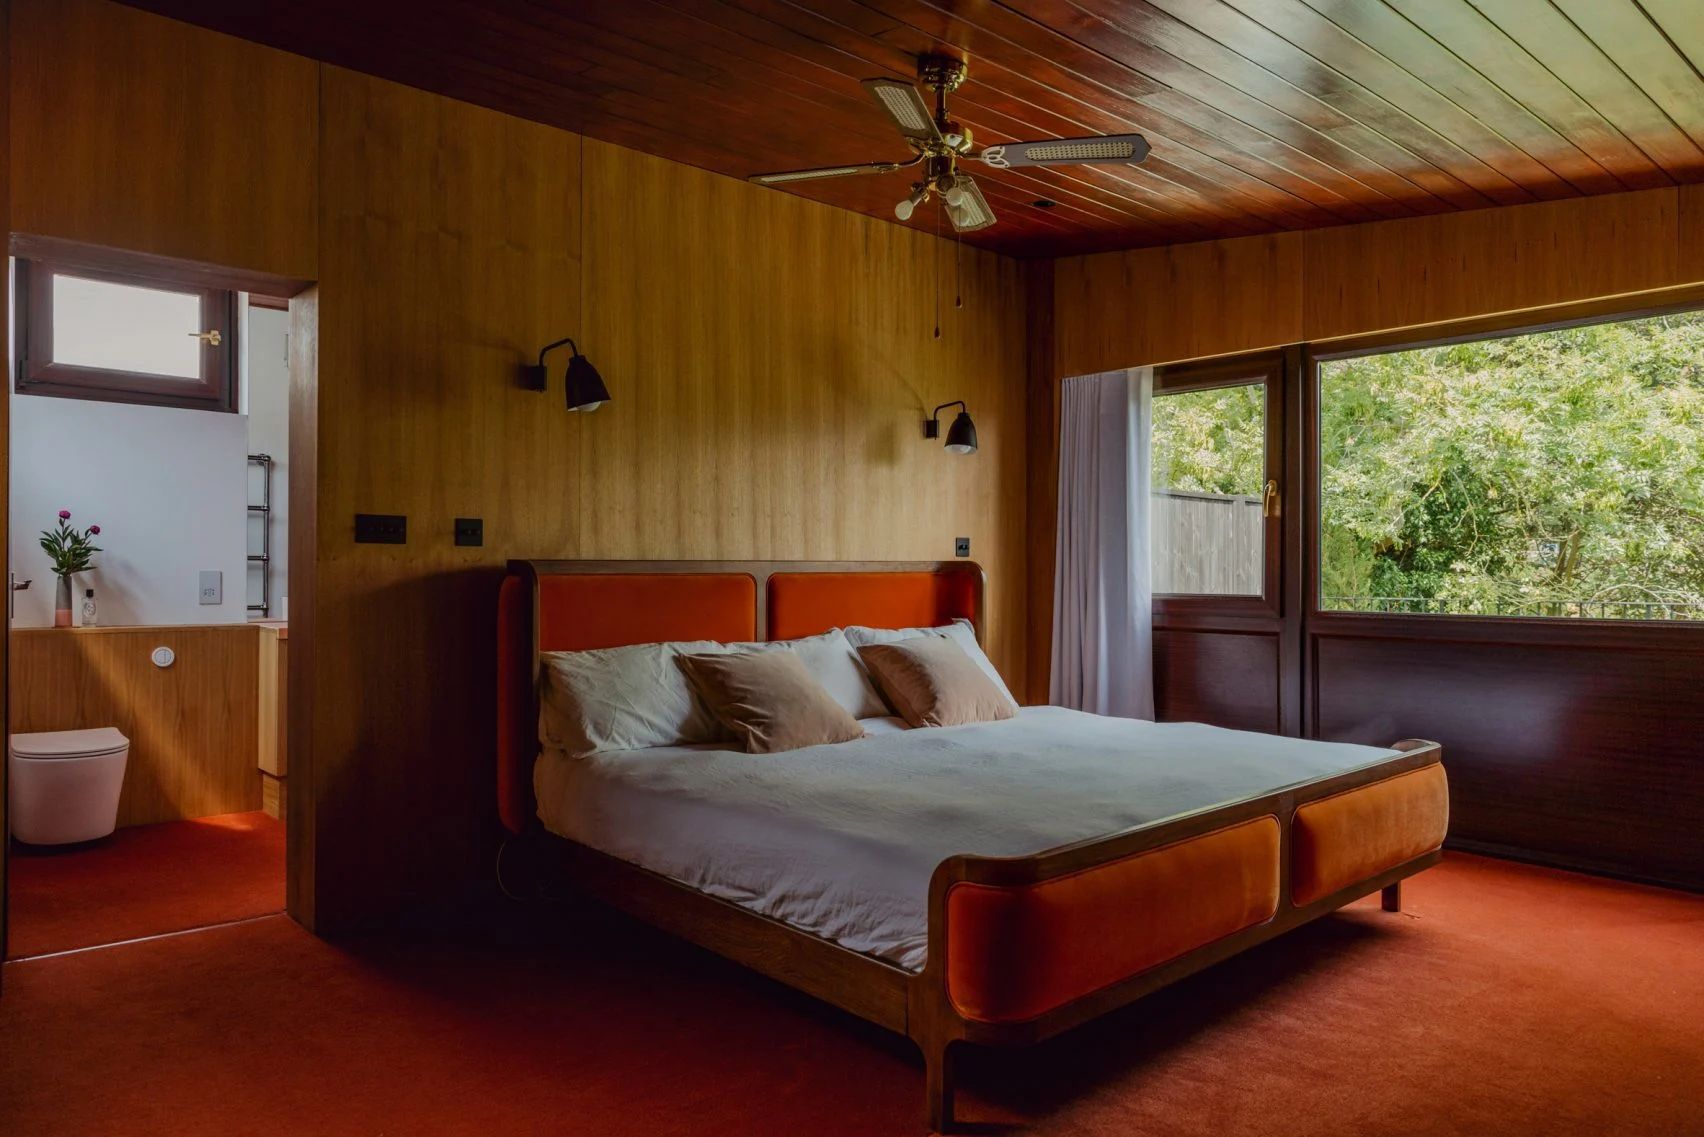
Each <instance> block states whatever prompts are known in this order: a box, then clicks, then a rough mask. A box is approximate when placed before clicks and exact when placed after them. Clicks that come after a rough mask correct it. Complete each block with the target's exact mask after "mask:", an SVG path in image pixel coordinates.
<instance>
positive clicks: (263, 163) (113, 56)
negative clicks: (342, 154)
mask: <svg viewBox="0 0 1704 1137" xmlns="http://www.w3.org/2000/svg"><path fill="white" fill-rule="evenodd" d="M10 24H11V33H12V38H13V41H14V42H15V43H16V44H17V45H18V46H17V50H16V52H15V64H16V66H15V68H14V71H13V76H12V79H13V82H12V94H13V100H12V108H11V123H12V136H13V143H12V145H13V156H14V160H15V161H14V168H15V169H16V171H17V174H18V177H17V179H16V183H15V185H14V187H13V193H12V208H11V219H12V223H11V228H12V230H13V231H14V232H19V233H30V234H39V235H42V236H48V237H59V238H65V239H69V240H75V241H84V242H88V243H90V244H96V245H107V246H111V247H114V248H121V249H129V250H134V251H137V252H143V253H153V254H158V255H161V256H169V257H178V258H183V259H186V260H193V261H203V262H207V263H209V264H217V265H225V266H228V267H232V268H241V269H249V270H254V271H259V272H266V273H271V274H274V275H277V276H282V277H288V278H292V279H300V280H311V279H313V278H314V277H315V276H316V275H317V270H316V264H315V259H314V255H315V252H316V248H317V237H316V229H315V213H314V193H315V182H316V176H317V161H316V156H317V150H318V147H317V138H316V134H317V121H316V120H317V118H318V108H319V87H318V70H319V69H318V67H317V66H316V65H315V64H314V63H313V62H311V61H310V60H306V59H302V58H300V57H297V56H293V55H286V54H284V53H283V52H280V51H273V50H269V49H266V48H263V47H258V46H255V45H253V44H249V43H244V42H242V41H241V40H236V39H232V38H231V37H229V36H223V35H218V34H216V33H213V32H208V31H204V30H202V29H200V28H195V27H191V26H190V25H187V24H180V23H175V22H173V21H170V20H163V19H160V18H158V17H156V16H150V15H146V14H144V13H140V12H135V11H131V10H129V9H126V8H121V7H118V6H116V5H112V4H106V3H101V2H100V0H16V2H15V3H14V4H13V6H12V14H11V21H10Z"/></svg>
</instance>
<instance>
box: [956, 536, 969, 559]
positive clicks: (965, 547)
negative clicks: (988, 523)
mask: <svg viewBox="0 0 1704 1137" xmlns="http://www.w3.org/2000/svg"><path fill="white" fill-rule="evenodd" d="M953 556H955V557H968V556H970V538H969V537H959V538H957V539H955V540H954V541H953Z"/></svg>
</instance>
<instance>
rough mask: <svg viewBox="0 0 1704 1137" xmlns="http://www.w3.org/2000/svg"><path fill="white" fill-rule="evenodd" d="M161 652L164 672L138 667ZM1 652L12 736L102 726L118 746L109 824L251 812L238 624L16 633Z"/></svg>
mask: <svg viewBox="0 0 1704 1137" xmlns="http://www.w3.org/2000/svg"><path fill="white" fill-rule="evenodd" d="M162 645H163V646H165V647H169V648H171V649H172V651H173V652H175V653H176V655H177V661H176V662H175V663H174V664H173V665H172V666H171V667H169V668H159V667H155V666H154V664H153V662H152V661H151V660H150V659H149V653H150V652H151V651H153V649H154V648H155V647H158V646H162ZM12 648H13V657H12V676H11V698H10V703H11V722H10V727H11V729H12V731H14V732H15V733H22V732H27V731H44V730H83V729H87V728H90V727H101V726H113V727H117V728H118V729H119V730H120V731H122V732H123V733H124V736H125V737H126V738H128V739H130V761H129V765H128V766H127V768H126V769H125V773H124V792H123V794H122V795H121V796H120V798H119V803H118V823H119V824H120V825H147V824H151V823H153V822H156V821H176V820H180V819H182V818H188V817H206V816H209V815H212V814H219V813H238V812H242V811H245V810H252V809H259V808H260V770H259V768H258V766H257V765H256V754H255V731H256V725H255V724H256V705H255V704H256V695H257V691H258V672H257V665H258V652H257V648H256V633H255V629H254V628H253V627H251V626H250V625H247V624H234V625H222V626H209V627H182V628H94V629H87V630H85V629H71V630H65V629H59V628H32V629H16V630H14V631H13V632H12Z"/></svg>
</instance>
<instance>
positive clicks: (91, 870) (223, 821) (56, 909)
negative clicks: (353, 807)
mask: <svg viewBox="0 0 1704 1137" xmlns="http://www.w3.org/2000/svg"><path fill="white" fill-rule="evenodd" d="M7 866H8V871H9V873H10V877H11V901H12V904H11V908H10V910H9V920H8V923H9V925H10V934H9V937H8V939H9V942H8V944H7V948H6V955H7V957H8V958H10V959H17V958H20V957H24V956H32V955H44V954H46V953H48V952H55V951H69V950H70V949H72V948H80V947H89V946H91V945H93V944H111V943H118V942H120V941H122V940H130V939H136V938H137V937H139V936H157V935H159V934H161V933H162V932H176V931H181V930H182V929H184V928H200V927H205V926H206V925H208V924H218V923H222V922H224V921H226V920H240V919H243V918H244V917H248V916H262V915H265V914H266V913H268V912H282V911H283V910H284V823H283V822H281V821H275V820H273V819H272V818H270V817H268V816H266V814H264V813H229V814H225V815H224V816H222V817H203V818H199V819H197V820H195V821H168V822H165V823H164V824H161V825H139V826H136V827H134V828H129V829H120V830H119V831H118V832H116V833H114V834H113V835H112V836H111V837H108V838H106V839H105V840H103V841H99V842H96V843H94V844H91V845H86V846H77V847H72V848H64V849H58V850H51V849H32V848H29V847H27V846H21V845H18V844H17V843H15V842H14V843H13V845H12V848H11V852H10V855H9V856H8V858H7Z"/></svg>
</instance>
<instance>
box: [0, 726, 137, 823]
mask: <svg viewBox="0 0 1704 1137" xmlns="http://www.w3.org/2000/svg"><path fill="white" fill-rule="evenodd" d="M129 758H130V740H129V739H128V738H126V737H124V735H123V734H121V733H119V732H118V731H117V730H115V729H114V728H112V727H110V726H103V727H98V728H96V729H94V730H55V731H48V732H45V733H42V734H14V735H13V736H12V744H11V747H10V748H9V750H8V753H7V755H6V763H7V765H6V782H7V790H8V798H9V801H10V806H11V809H10V814H11V823H12V836H14V837H16V838H17V839H18V840H20V841H22V842H24V843H25V844H28V845H68V844H71V843H72V842H75V841H93V840H94V839H95V838H97V837H105V836H106V835H107V834H109V833H111V832H112V831H113V829H114V828H116V827H117V825H118V793H119V791H120V790H121V789H123V788H124V765H125V763H126V762H127V761H128V760H129Z"/></svg>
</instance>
